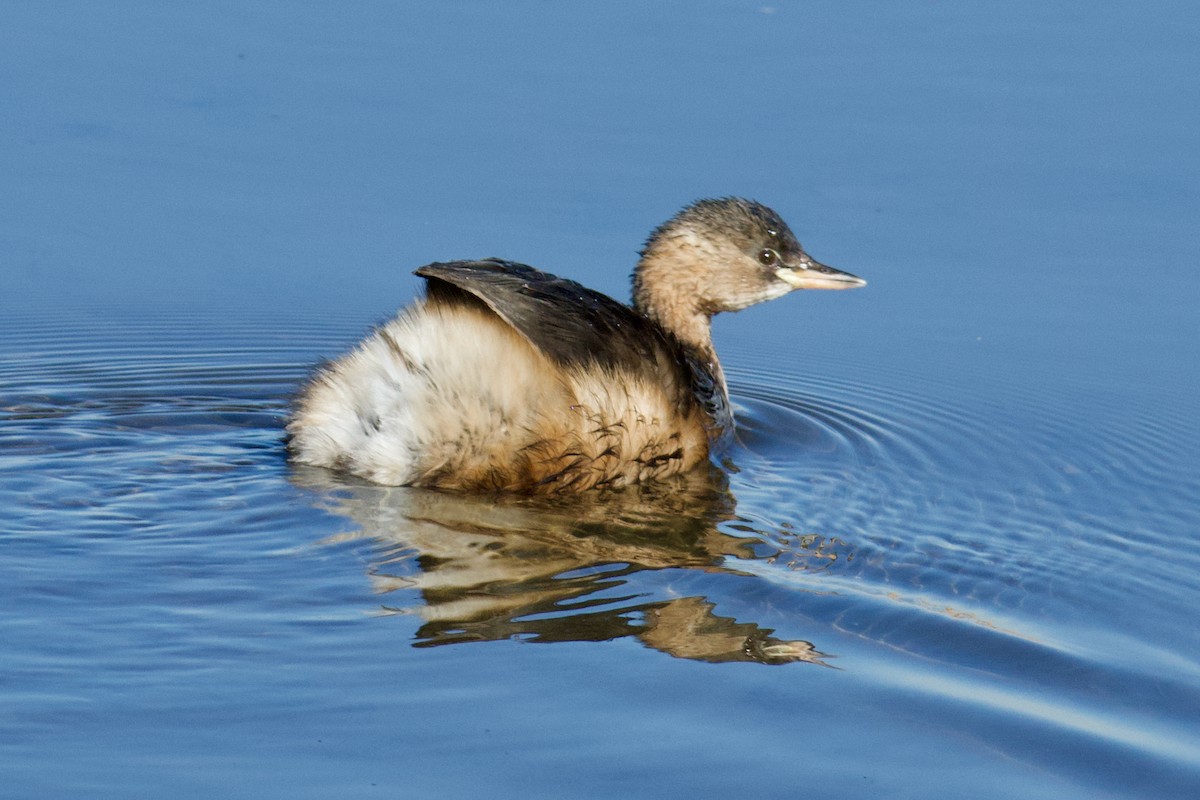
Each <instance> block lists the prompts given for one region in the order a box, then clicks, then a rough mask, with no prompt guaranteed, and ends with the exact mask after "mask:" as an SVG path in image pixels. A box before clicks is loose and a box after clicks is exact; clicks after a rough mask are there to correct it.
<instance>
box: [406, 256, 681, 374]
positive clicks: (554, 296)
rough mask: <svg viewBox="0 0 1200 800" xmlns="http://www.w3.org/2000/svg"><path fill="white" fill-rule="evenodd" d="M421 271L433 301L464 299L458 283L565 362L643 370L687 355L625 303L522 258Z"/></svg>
mask: <svg viewBox="0 0 1200 800" xmlns="http://www.w3.org/2000/svg"><path fill="white" fill-rule="evenodd" d="M416 274H417V275H420V276H421V277H422V278H425V279H426V280H427V281H428V283H429V286H428V294H429V297H430V299H431V300H433V301H434V302H456V301H457V302H461V301H462V300H463V299H464V298H461V296H460V295H459V292H458V291H455V290H460V291H461V292H466V293H467V294H469V295H471V296H473V297H474V298H478V299H479V300H481V301H483V303H484V304H486V305H487V307H488V308H490V309H491V310H492V311H493V312H495V313H496V314H497V315H498V316H499V317H500V318H501V319H503V320H504V321H505V322H507V323H508V324H509V325H511V326H512V327H513V329H515V330H516V331H517V332H518V333H520V334H521V335H522V336H524V337H525V338H526V339H527V340H529V342H530V343H531V344H532V345H533V346H534V347H536V348H537V349H538V350H540V351H542V352H543V353H544V354H545V355H547V356H548V357H549V358H551V359H552V360H554V361H556V362H558V363H559V364H562V365H564V366H584V365H587V364H596V365H599V366H602V367H609V368H615V367H622V368H625V369H628V370H634V371H638V370H646V369H653V368H655V367H656V366H657V365H659V364H661V363H662V361H663V360H664V358H665V359H666V361H667V362H669V363H673V364H682V363H683V361H684V359H685V358H686V356H685V354H683V352H682V347H681V346H680V345H679V344H678V342H676V341H675V340H674V339H673V338H671V337H669V336H667V335H666V334H665V333H664V332H663V331H662V330H661V329H660V328H659V327H658V326H657V325H655V324H654V323H653V322H651V321H650V320H648V319H647V318H646V317H643V316H642V315H641V314H639V313H637V312H636V311H634V310H633V309H631V308H629V307H628V306H626V305H623V304H621V303H618V302H617V301H616V300H613V299H612V298H611V297H608V296H607V295H603V294H601V293H600V292H596V291H593V290H591V289H588V288H587V287H585V286H582V285H580V284H578V283H576V282H575V281H570V280H567V279H565V278H559V277H557V276H555V275H551V274H549V273H547V272H541V271H540V270H536V269H534V268H533V267H528V266H525V265H524V264H517V263H515V262H512V261H502V260H500V259H487V260H484V261H449V262H444V263H436V264H429V265H427V266H424V267H421V268H420V269H418V270H417V271H416ZM450 287H453V288H452V289H451V288H450ZM448 289H449V291H447V290H448ZM688 382H689V383H690V382H691V381H690V380H689V381H688Z"/></svg>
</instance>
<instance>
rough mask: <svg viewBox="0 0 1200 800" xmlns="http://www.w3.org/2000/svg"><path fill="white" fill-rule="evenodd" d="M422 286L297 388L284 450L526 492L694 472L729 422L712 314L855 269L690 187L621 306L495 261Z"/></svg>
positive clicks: (831, 282) (654, 237)
mask: <svg viewBox="0 0 1200 800" xmlns="http://www.w3.org/2000/svg"><path fill="white" fill-rule="evenodd" d="M416 274H417V275H420V276H421V277H423V278H425V280H426V292H425V297H424V299H423V300H421V301H418V302H417V303H415V304H414V305H412V306H411V307H409V308H408V309H406V310H404V311H403V312H401V313H400V315H399V316H398V317H396V318H395V319H393V320H392V321H391V322H388V323H387V324H385V325H384V326H382V327H381V328H379V329H378V330H376V331H375V332H374V333H373V334H371V335H370V336H368V337H367V338H366V339H365V340H364V341H363V342H362V343H361V344H360V345H359V346H358V347H357V348H356V349H355V350H354V351H352V352H351V353H349V354H347V355H345V356H343V357H342V358H340V359H338V360H337V361H334V362H333V363H332V364H329V365H327V366H325V367H323V368H322V369H321V370H320V371H319V372H318V373H317V374H316V375H315V376H314V377H313V378H312V380H311V381H310V382H309V383H308V384H307V385H306V386H305V387H304V388H303V390H302V391H301V393H300V395H299V397H298V399H297V402H296V405H295V410H294V412H293V414H292V418H291V420H290V422H289V423H288V426H287V429H288V434H289V436H290V441H289V447H290V449H291V452H292V456H293V458H294V459H295V460H296V461H299V462H303V463H305V464H314V465H317V466H323V467H332V468H335V469H340V470H344V471H347V472H350V473H353V474H354V475H358V476H360V477H363V478H366V479H368V480H371V481H374V482H376V483H383V484H390V485H411V486H425V487H431V488H439V489H455V490H463V491H472V490H473V491H510V492H524V493H531V494H551V493H556V492H578V491H584V490H587V489H591V488H594V487H602V486H609V487H619V486H623V485H625V484H628V483H633V482H637V481H645V480H651V479H655V478H661V477H665V476H668V475H674V474H676V473H680V472H684V471H686V470H690V469H691V468H692V467H694V466H696V465H697V464H699V463H701V462H703V461H704V460H705V459H706V458H707V457H708V455H709V452H710V448H711V447H713V446H715V445H717V444H718V443H720V442H721V440H722V439H723V438H725V436H726V435H727V434H729V433H730V432H731V430H732V425H733V417H732V414H731V412H730V409H729V396H728V393H727V390H726V386H725V376H724V373H723V372H722V370H721V365H720V363H719V362H718V361H717V354H716V352H715V351H714V350H713V344H712V333H711V320H712V316H713V315H714V314H717V313H720V312H722V311H738V310H740V309H743V308H746V307H747V306H750V305H753V304H754V303H760V302H762V301H764V300H771V299H773V298H776V297H780V296H782V295H784V294H787V293H788V292H790V291H792V290H794V289H850V288H853V287H856V286H863V285H864V284H865V283H866V282H865V281H863V280H862V279H861V278H856V277H855V276H853V275H850V274H848V273H845V272H840V271H838V270H836V269H833V268H832V267H827V266H825V265H823V264H818V263H817V262H816V261H813V260H812V259H811V258H810V257H809V256H808V254H807V253H805V252H804V250H803V249H802V248H801V247H800V243H799V242H798V241H796V237H795V236H794V235H793V234H792V232H791V230H789V229H788V227H787V225H786V224H785V223H784V222H783V220H782V219H780V218H779V215H777V214H776V213H775V212H774V211H772V210H771V209H769V208H767V207H766V206H763V205H760V204H759V203H755V202H752V201H749V200H743V199H740V198H725V199H720V200H701V201H699V202H697V203H694V204H692V205H690V206H688V207H687V208H685V209H683V210H682V211H681V212H679V214H677V215H676V216H675V217H674V218H672V219H671V220H670V221H668V222H666V223H664V224H663V225H662V226H661V227H659V228H658V229H657V230H655V231H654V233H653V234H651V236H650V239H649V240H648V241H647V243H646V247H645V249H644V250H643V251H642V254H641V259H640V261H639V262H638V265H637V267H636V268H635V269H634V272H633V306H632V308H631V307H629V306H626V305H623V304H621V303H619V302H617V301H616V300H613V299H612V298H610V297H607V296H605V295H603V294H600V293H599V292H594V291H592V290H590V289H587V288H584V287H583V286H581V285H579V284H578V283H575V282H574V281H569V280H565V279H563V278H558V277H555V276H554V275H550V274H548V273H545V272H539V271H538V270H535V269H533V268H531V267H527V266H524V265H522V264H515V263H513V262H510V261H501V260H498V259H486V260H483V261H451V262H447V263H438V264H430V265H428V266H425V267H421V268H420V269H418V270H417V271H416Z"/></svg>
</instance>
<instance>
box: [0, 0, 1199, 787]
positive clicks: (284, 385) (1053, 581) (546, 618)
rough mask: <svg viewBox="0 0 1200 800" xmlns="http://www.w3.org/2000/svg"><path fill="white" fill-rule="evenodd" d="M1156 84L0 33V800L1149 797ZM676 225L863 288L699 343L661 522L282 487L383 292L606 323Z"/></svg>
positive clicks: (747, 43) (976, 68)
mask: <svg viewBox="0 0 1200 800" xmlns="http://www.w3.org/2000/svg"><path fill="white" fill-rule="evenodd" d="M1198 45H1200V15H1198V14H1197V13H1196V12H1195V11H1193V10H1192V9H1191V8H1190V7H1188V6H1186V5H1184V4H1165V5H1159V6H1156V7H1155V8H1154V9H1153V10H1148V9H1147V8H1146V7H1145V6H1143V5H1139V4H1133V3H1110V4H1104V5H1102V6H1096V5H1093V4H1086V3H1073V2H1056V3H1050V4H1044V3H1028V2H1019V3H1008V4H1003V5H987V4H979V3H967V4H963V3H919V4H874V3H850V4H845V3H843V4H833V5H828V6H824V7H820V6H809V5H805V6H794V5H790V4H780V5H777V6H765V5H763V4H760V3H737V2H705V3H698V4H696V3H693V4H677V3H668V4H654V5H649V6H642V5H636V4H617V5H609V6H602V7H595V8H588V9H581V8H576V7H572V6H561V5H554V4H545V3H536V2H527V3H509V4H505V5H503V6H494V7H493V6H489V5H485V4H459V5H454V6H445V5H437V4H420V5H413V4H403V5H397V6H391V5H387V4H361V5H357V6H353V7H342V6H326V5H320V4H282V3H258V4H256V5H255V6H254V7H253V8H249V7H244V6H240V5H237V4H216V5H214V4H206V5H205V6H203V7H197V8H193V9H189V8H182V7H177V6H169V7H168V6H162V5H161V4H153V3H144V4H137V3H129V4H124V5H122V6H121V7H120V8H112V7H104V8H101V7H97V6H92V5H87V4H76V5H71V4H60V5H45V4H26V5H23V6H20V7H14V8H9V9H7V10H6V21H5V25H3V26H0V76H3V78H2V79H0V107H2V108H4V109H5V113H3V114H0V137H3V140H4V142H5V145H4V146H3V147H0V175H2V176H3V180H2V183H3V188H2V189H0V252H3V259H2V262H0V263H2V264H3V274H4V290H3V292H2V293H0V311H2V312H3V319H2V321H0V442H2V443H3V450H2V451H0V508H2V509H3V511H0V518H2V519H3V520H4V522H5V524H4V531H5V532H4V533H0V551H2V552H3V553H4V556H3V557H0V586H3V587H4V588H3V589H0V593H3V595H4V597H5V607H6V609H7V610H8V611H9V612H10V613H9V615H8V616H7V618H6V620H5V621H3V622H0V641H3V642H5V645H4V650H5V661H6V669H5V672H6V674H7V675H8V678H7V680H6V681H5V682H4V683H3V684H0V698H2V699H3V702H4V705H5V707H6V708H9V709H11V712H12V713H11V714H10V715H9V716H8V717H7V718H6V720H4V721H0V741H3V742H5V743H6V744H4V745H3V749H0V770H2V771H3V772H4V773H5V774H6V776H11V777H9V778H8V780H10V781H13V783H12V786H13V787H14V788H13V791H14V793H15V796H49V795H52V794H61V793H63V792H64V791H70V790H75V791H78V792H82V793H94V792H95V791H96V790H97V789H98V788H103V789H105V790H111V792H112V793H114V794H121V795H122V796H133V795H137V794H138V792H137V787H147V788H146V790H145V791H144V792H143V794H146V795H150V794H154V795H156V796H157V795H161V794H162V793H163V792H164V791H165V790H167V789H168V787H169V789H170V792H171V793H172V794H173V795H174V796H212V795H213V794H221V795H223V796H228V795H230V793H231V792H233V793H236V791H237V788H235V787H246V788H245V789H244V791H246V792H247V793H250V792H252V791H253V792H254V793H255V794H256V796H261V793H262V792H260V791H259V790H263V791H268V789H267V788H265V787H270V788H273V789H275V790H278V787H279V786H280V785H283V784H287V783H288V780H284V781H283V783H282V784H281V783H280V780H281V779H280V778H279V776H280V775H287V776H292V777H291V778H290V779H289V780H290V781H291V785H290V788H291V789H292V791H290V792H289V794H291V795H295V796H300V795H304V794H314V795H315V794H322V795H324V796H329V795H334V796H357V795H359V794H366V793H367V792H368V791H370V790H371V789H370V788H369V786H370V785H371V784H376V785H377V786H387V787H389V788H390V789H395V790H406V791H411V792H415V793H416V794H430V795H436V796H467V795H469V794H472V793H473V792H474V791H475V790H477V788H478V786H479V785H480V780H481V779H482V778H483V777H484V776H492V777H491V778H489V779H488V780H489V785H491V786H493V787H494V788H495V791H496V793H497V794H499V795H509V796H522V797H529V796H550V795H554V796H580V795H589V794H590V795H594V796H614V795H621V796H625V795H639V794H654V795H655V796H669V795H671V794H672V791H676V792H677V793H679V794H681V795H682V794H686V795H687V796H705V795H708V796H728V795H730V794H732V793H733V792H735V791H737V792H738V793H750V794H753V795H754V796H792V795H794V794H795V793H796V791H798V787H804V789H805V790H808V791H813V792H817V793H822V794H827V795H830V794H831V795H834V796H846V797H854V796H864V797H879V796H896V797H903V796H912V795H916V794H921V795H926V796H928V795H932V796H939V795H942V794H946V795H955V796H976V797H986V796H997V797H999V796H1005V797H1007V796H1024V797H1055V798H1062V797H1089V798H1090V797H1096V796H1122V797H1124V796H1156V797H1157V796H1164V795H1165V796H1188V795H1191V794H1195V793H1196V791H1197V787H1198V786H1200V777H1198V776H1197V772H1196V766H1195V764H1196V760H1197V757H1196V755H1197V752H1198V750H1200V744H1198V742H1197V739H1196V736H1195V733H1194V731H1193V730H1192V728H1193V727H1194V726H1193V725H1192V723H1193V722H1194V720H1195V719H1196V718H1197V714H1200V688H1198V687H1200V668H1198V667H1197V661H1196V659H1197V653H1198V651H1200V640H1198V639H1197V633H1196V628H1195V625H1194V622H1193V620H1192V617H1193V616H1194V614H1193V609H1194V608H1195V605H1196V601H1197V596H1198V594H1200V585H1198V584H1197V580H1196V578H1195V575H1196V574H1198V573H1197V568H1198V567H1200V551H1198V550H1197V547H1196V542H1195V532H1196V530H1197V527H1198V526H1200V518H1198V516H1197V511H1196V509H1197V508H1200V477H1198V476H1197V473H1196V469H1195V465H1194V461H1195V453H1196V451H1197V446H1198V445H1200V441H1198V439H1197V432H1196V428H1195V424H1194V420H1195V418H1196V416H1197V414H1198V413H1200V407H1198V404H1197V401H1196V393H1195V386H1196V385H1197V379H1198V377H1200V376H1198V374H1197V366H1196V365H1197V360H1196V358H1195V352H1194V350H1195V347H1196V342H1197V341H1200V315H1197V313H1196V308H1197V303H1198V302H1200V279H1197V277H1196V271H1195V265H1196V264H1197V263H1200V245H1198V244H1197V238H1196V236H1195V222H1196V220H1197V218H1200V214H1198V213H1197V212H1198V211H1200V209H1198V205H1200V203H1198V193H1197V187H1198V185H1200V151H1197V149H1196V146H1195V143H1196V141H1197V130H1198V129H1200V63H1198V61H1200V55H1198V54H1200V46H1198ZM720 194H743V195H748V196H752V197H756V198H758V199H761V200H763V201H764V202H767V203H769V204H771V205H772V206H774V207H776V208H777V209H778V210H779V211H780V212H781V213H782V214H783V216H784V217H785V218H787V219H788V220H789V221H790V222H791V223H792V224H793V227H794V228H795V229H796V231H797V233H798V234H799V236H800V238H801V240H802V241H803V242H804V244H805V245H806V247H807V248H808V249H809V250H810V251H811V252H812V253H813V255H814V256H815V257H817V258H818V259H820V260H823V261H826V262H828V263H830V264H833V265H835V266H839V267H842V268H845V269H847V270H850V271H851V272H854V273H856V274H861V275H863V276H864V277H865V278H867V279H868V280H869V281H870V286H869V287H868V288H867V289H865V290H862V291H860V292H854V293H838V294H837V295H832V296H831V295H822V294H820V293H813V294H812V295H811V296H802V297H796V296H793V297H789V298H786V299H784V300H781V301H778V302H775V303H772V304H768V305H766V306H763V307H761V308H755V309H752V310H748V311H746V312H744V313H741V314H738V315H731V316H729V317H728V318H721V319H718V320H717V325H716V329H717V337H718V346H719V348H720V349H721V352H722V354H723V356H724V358H725V361H726V365H727V368H728V371H729V375H730V378H731V385H732V387H733V394H734V400H735V402H736V403H737V404H738V411H739V421H740V423H741V425H742V433H741V436H740V438H739V440H738V442H737V444H736V445H735V447H734V449H733V451H732V452H731V453H730V456H729V463H728V464H727V466H728V467H729V468H730V469H729V474H728V479H727V485H725V484H724V483H723V482H722V481H721V480H718V481H717V483H716V485H715V486H713V485H708V486H706V487H702V491H701V492H700V495H699V496H698V497H697V496H696V495H694V494H693V495H689V494H688V493H687V492H683V493H681V494H676V495H673V497H674V499H675V501H676V502H678V499H679V497H680V496H689V497H692V498H693V499H694V500H695V503H694V504H692V505H690V506H689V508H690V511H687V512H685V511H684V510H683V509H682V508H678V507H676V506H670V505H669V504H668V505H667V506H666V507H665V508H664V506H663V505H661V504H659V503H657V502H656V503H655V504H653V505H654V508H653V509H647V508H645V507H641V508H630V507H629V505H628V503H626V504H625V505H624V506H623V507H621V508H614V507H612V506H609V507H607V508H605V509H603V511H602V512H596V511H595V510H594V509H593V511H592V512H589V513H591V514H592V515H593V516H589V514H588V513H585V512H584V511H582V510H579V509H576V510H575V511H573V512H571V513H567V512H564V511H563V510H561V509H558V510H554V509H540V510H533V511H531V510H529V509H516V510H514V509H508V510H507V511H506V512H505V513H500V511H498V510H497V509H494V508H490V509H489V508H484V509H483V510H482V511H481V510H480V507H479V506H477V505H475V504H472V503H470V502H462V503H460V502H457V501H452V500H449V499H446V498H437V497H436V496H435V497H432V498H431V497H429V496H425V495H418V494H411V493H409V494H406V493H404V492H403V491H399V492H397V491H384V490H377V489H373V488H372V487H362V486H347V485H340V484H338V483H337V482H336V480H335V481H333V482H332V483H331V482H330V480H331V479H329V477H328V476H325V477H324V478H321V477H313V476H311V475H310V476H308V477H305V475H303V474H297V473H294V472H291V471H289V470H288V469H287V468H286V465H285V464H284V463H283V461H282V458H281V456H280V450H279V440H278V437H279V419H280V416H281V414H282V412H283V408H284V405H285V402H286V398H287V395H288V393H289V392H290V391H291V388H292V387H293V386H294V385H295V383H296V381H297V380H299V379H300V378H301V377H302V376H303V374H304V371H305V370H306V369H307V367H308V365H309V364H311V363H312V362H314V361H315V360H316V359H317V358H318V357H321V356H330V355H334V354H336V353H337V352H338V351H339V350H340V349H341V348H343V347H345V346H346V345H347V344H348V343H349V342H351V341H352V340H353V338H354V337H355V336H357V335H358V334H360V333H361V332H362V331H363V330H364V329H365V328H366V327H367V326H369V325H370V324H372V323H373V322H376V321H378V320H379V319H381V318H382V317H383V316H384V315H386V314H388V313H390V311H391V310H392V309H394V308H395V307H396V306H398V305H400V304H401V303H403V302H405V301H406V299H407V298H409V297H410V296H411V295H412V293H413V292H414V290H415V289H416V283H415V280H414V279H413V278H411V277H410V275H409V273H410V271H411V269H412V268H415V267H416V266H419V265H420V264H423V263H425V262H428V261H432V260H435V259H444V258H452V257H470V256H490V255H498V256H504V257H507V258H513V259H518V260H522V261H527V262H530V263H533V264H535V265H537V266H540V267H543V268H546V269H550V270H553V271H556V272H560V273H562V274H565V275H569V276H570V277H573V278H577V279H580V280H582V281H584V282H585V283H588V284H589V285H592V286H595V287H597V288H599V289H602V290H604V291H607V292H610V293H612V294H614V295H616V296H619V297H624V296H626V293H627V279H628V272H629V269H630V268H631V266H632V263H633V260H634V258H635V254H636V251H637V249H638V246H639V245H640V243H641V241H642V240H643V238H644V237H645V235H646V234H647V232H648V231H649V230H650V228H651V227H653V226H654V225H656V224H657V223H658V222H660V221H662V220H663V219H664V218H665V217H666V216H668V215H669V214H671V213H672V212H673V211H674V210H675V209H677V208H678V207H679V206H680V205H682V204H683V203H685V202H687V201H690V200H692V199H695V198H696V197H700V196H706V195H720ZM618 505H620V504H618ZM597 513H599V517H598V519H599V521H597V518H595V517H596V515H597ZM472 515H477V516H479V517H480V518H479V519H476V518H474V517H473V516H472ZM614 519H620V520H622V524H614ZM589 525H592V526H593V527H589ZM594 526H599V528H600V529H595V527H594ZM648 527H649V528H653V529H654V530H655V531H656V532H657V534H658V537H659V538H657V539H655V540H654V541H653V542H652V543H645V542H642V541H640V540H639V536H640V534H639V533H638V532H637V531H639V530H645V529H646V528H648ZM439 531H442V532H444V533H445V535H438V532H439ZM518 531H519V533H517V532H518ZM581 531H584V532H585V533H586V535H583V534H581ZM476 551H479V552H484V553H486V554H487V555H485V556H482V557H481V556H479V555H478V554H477V552H476ZM364 612H367V613H364ZM467 640H470V641H472V642H474V645H473V646H459V645H461V644H462V643H463V642H465V641H467ZM534 642H541V643H546V644H550V646H545V647H526V646H525V645H526V644H530V643H534ZM600 642H604V643H603V644H601V643H600ZM413 644H417V645H421V646H419V647H415V648H414V647H413V646H412V645H413ZM441 644H446V645H454V646H445V647H442V646H432V645H441ZM426 645H430V646H426ZM664 654H667V655H664ZM669 656H675V657H674V658H672V657H669ZM735 661H767V662H777V661H817V662H820V663H823V664H826V665H827V666H829V667H833V669H826V668H820V667H816V666H813V665H811V664H804V663H795V664H784V665H779V666H777V667H774V668H772V669H759V668H756V667H754V666H752V665H749V664H733V663H728V662H735ZM714 662H721V663H714ZM814 742H817V743H818V744H814ZM68 756H69V757H70V759H71V762H72V763H73V764H74V765H75V767H76V771H75V773H74V775H75V776H76V777H71V776H69V775H64V774H63V773H62V771H61V770H60V769H59V768H58V765H59V764H61V763H62V762H63V761H64V760H65V759H67V757H68ZM514 765H519V766H520V767H521V768H520V769H515V768H514ZM503 776H508V777H503ZM305 787H307V788H305ZM860 787H861V788H860ZM268 793H269V791H268Z"/></svg>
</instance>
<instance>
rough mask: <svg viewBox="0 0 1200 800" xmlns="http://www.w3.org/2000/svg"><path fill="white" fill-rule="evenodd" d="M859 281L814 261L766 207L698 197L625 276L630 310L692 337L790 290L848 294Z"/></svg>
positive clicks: (659, 232) (666, 226) (652, 238)
mask: <svg viewBox="0 0 1200 800" xmlns="http://www.w3.org/2000/svg"><path fill="white" fill-rule="evenodd" d="M865 285H866V281H864V280H863V279H861V278H857V277H855V276H854V275H851V274H849V273H847V272H842V271H840V270H836V269H834V268H833V267H827V266H825V265H824V264H821V263H818V262H817V261H814V260H813V259H812V258H811V257H810V256H809V255H808V253H806V252H804V248H802V247H801V246H800V242H798V241H797V240H796V237H795V235H794V234H793V233H792V231H791V229H790V228H788V226H787V224H786V223H785V222H784V221H783V220H782V219H780V217H779V215H778V214H776V213H775V212H774V211H772V210H771V209H769V208H767V207H766V206H764V205H762V204H760V203H756V202H754V201H752V200H743V199H741V198H737V197H726V198H721V199H718V200H700V201H698V202H696V203H693V204H692V205H690V206H688V207H687V208H685V209H683V210H682V211H680V212H679V213H678V214H676V215H675V216H674V217H673V218H671V219H670V220H668V221H667V222H666V223H664V224H663V225H661V226H660V227H659V228H658V229H657V230H655V231H654V233H652V234H651V235H650V239H649V240H648V241H647V242H646V247H645V249H644V250H643V251H642V257H641V260H640V261H639V262H638V266H637V269H636V270H635V271H634V275H633V304H634V306H635V307H636V308H637V309H638V310H639V311H641V312H642V313H644V314H646V315H647V316H649V317H651V318H653V319H655V320H656V321H658V322H659V323H660V324H662V325H663V326H664V327H666V328H668V329H671V330H675V331H677V332H678V333H680V334H682V338H684V339H685V340H686V339H694V336H691V335H689V334H688V330H689V329H690V328H694V327H695V325H696V323H697V322H698V321H699V320H700V318H702V319H703V324H704V327H705V328H706V327H707V322H708V319H709V318H711V317H712V315H713V314H717V313H720V312H722V311H738V310H740V309H743V308H746V307H747V306H751V305H754V304H755V303H761V302H763V301H764V300H771V299H774V298H776V297H780V296H782V295H785V294H787V293H788V292H791V291H794V290H796V289H852V288H854V287H857V286H865Z"/></svg>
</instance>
